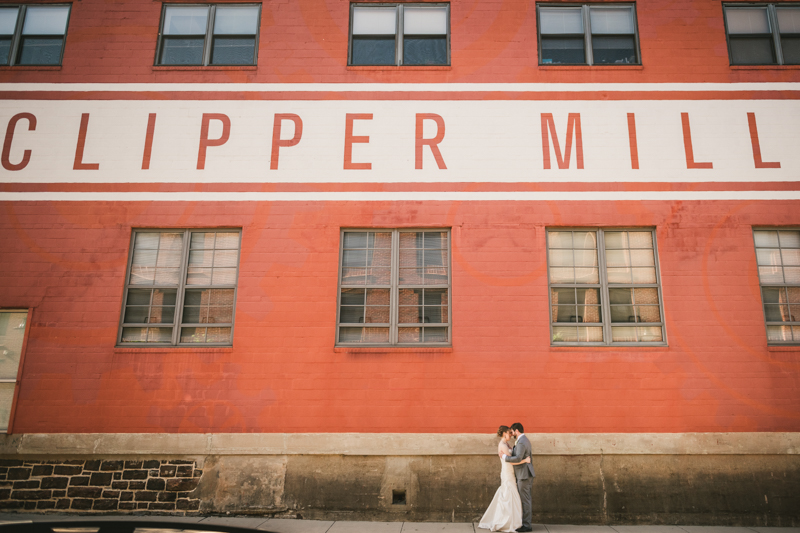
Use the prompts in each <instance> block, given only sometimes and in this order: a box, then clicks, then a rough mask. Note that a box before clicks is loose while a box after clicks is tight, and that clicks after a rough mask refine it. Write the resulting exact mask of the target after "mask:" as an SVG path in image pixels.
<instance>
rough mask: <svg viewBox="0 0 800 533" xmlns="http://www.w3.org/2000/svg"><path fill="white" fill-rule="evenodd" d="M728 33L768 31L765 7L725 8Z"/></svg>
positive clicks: (769, 30)
mask: <svg viewBox="0 0 800 533" xmlns="http://www.w3.org/2000/svg"><path fill="white" fill-rule="evenodd" d="M725 18H726V20H727V22H728V33H729V34H741V33H770V32H771V31H772V30H771V29H770V27H769V18H768V17H767V8H766V7H746V8H730V7H728V8H725Z"/></svg>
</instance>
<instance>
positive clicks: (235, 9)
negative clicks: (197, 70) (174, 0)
mask: <svg viewBox="0 0 800 533" xmlns="http://www.w3.org/2000/svg"><path fill="white" fill-rule="evenodd" d="M257 31H258V6H218V7H217V8H216V12H215V14H214V38H213V41H212V45H211V64H212V65H252V64H254V63H255V58H256V33H257Z"/></svg>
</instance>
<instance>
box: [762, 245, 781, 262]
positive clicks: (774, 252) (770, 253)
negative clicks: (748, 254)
mask: <svg viewBox="0 0 800 533" xmlns="http://www.w3.org/2000/svg"><path fill="white" fill-rule="evenodd" d="M756 262H757V263H758V264H759V265H780V264H781V251H780V250H779V249H778V248H759V249H757V250H756Z"/></svg>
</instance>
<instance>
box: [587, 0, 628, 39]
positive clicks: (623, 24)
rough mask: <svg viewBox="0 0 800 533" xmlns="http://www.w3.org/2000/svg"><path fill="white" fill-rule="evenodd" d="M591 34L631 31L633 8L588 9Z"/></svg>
mask: <svg viewBox="0 0 800 533" xmlns="http://www.w3.org/2000/svg"><path fill="white" fill-rule="evenodd" d="M589 18H590V20H591V23H592V34H593V35H594V34H598V33H616V34H620V33H623V34H624V33H633V9H632V8H630V7H613V8H603V7H593V8H590V9H589Z"/></svg>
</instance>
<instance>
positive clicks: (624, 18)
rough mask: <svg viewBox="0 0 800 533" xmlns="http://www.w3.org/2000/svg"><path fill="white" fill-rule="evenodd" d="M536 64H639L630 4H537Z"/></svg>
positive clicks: (635, 32)
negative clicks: (537, 36) (537, 41)
mask: <svg viewBox="0 0 800 533" xmlns="http://www.w3.org/2000/svg"><path fill="white" fill-rule="evenodd" d="M537 13H538V23H539V64H541V65H638V64H640V63H641V59H640V57H639V38H638V35H637V30H636V9H635V7H634V6H633V5H632V4H601V5H586V4H584V5H569V4H559V5H546V4H545V5H542V4H539V5H537Z"/></svg>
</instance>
